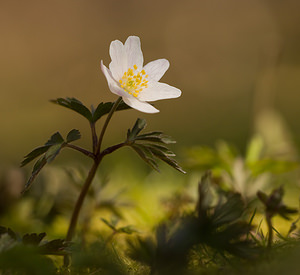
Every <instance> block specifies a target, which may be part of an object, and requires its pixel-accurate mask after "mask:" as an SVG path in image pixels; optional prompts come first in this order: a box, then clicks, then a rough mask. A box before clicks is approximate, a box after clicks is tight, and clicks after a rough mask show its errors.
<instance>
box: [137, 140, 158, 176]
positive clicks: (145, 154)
mask: <svg viewBox="0 0 300 275" xmlns="http://www.w3.org/2000/svg"><path fill="white" fill-rule="evenodd" d="M132 148H133V149H134V150H135V151H136V152H137V154H138V155H139V156H140V157H141V158H142V160H144V161H145V162H146V163H148V164H149V165H150V166H151V167H152V168H153V169H154V170H156V171H158V172H159V168H158V165H157V163H156V161H155V160H154V159H153V155H152V153H151V151H149V150H147V149H145V147H141V146H140V145H132Z"/></svg>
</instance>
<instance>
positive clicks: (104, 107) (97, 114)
mask: <svg viewBox="0 0 300 275" xmlns="http://www.w3.org/2000/svg"><path fill="white" fill-rule="evenodd" d="M113 105H114V102H106V103H103V102H101V103H100V104H99V105H98V106H97V108H96V110H92V120H91V122H93V123H95V122H96V121H97V120H99V119H100V118H101V117H102V116H104V115H106V114H108V113H109V112H110V110H111V108H112V107H113ZM130 108H131V107H130V106H128V105H127V104H126V103H125V102H124V101H123V100H122V101H121V102H120V103H119V105H118V107H117V110H116V111H121V110H126V109H130Z"/></svg>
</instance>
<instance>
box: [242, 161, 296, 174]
mask: <svg viewBox="0 0 300 275" xmlns="http://www.w3.org/2000/svg"><path fill="white" fill-rule="evenodd" d="M248 166H249V168H250V169H251V171H252V173H253V175H254V176H257V175H260V174H262V173H265V172H270V173H274V174H280V173H286V172H289V171H292V170H294V169H297V168H298V167H299V163H297V162H295V161H285V160H276V159H261V160H258V161H256V162H253V163H248Z"/></svg>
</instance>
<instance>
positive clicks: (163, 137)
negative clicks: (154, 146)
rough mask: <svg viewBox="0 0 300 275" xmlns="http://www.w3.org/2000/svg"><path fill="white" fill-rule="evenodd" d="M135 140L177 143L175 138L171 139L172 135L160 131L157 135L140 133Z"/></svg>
mask: <svg viewBox="0 0 300 275" xmlns="http://www.w3.org/2000/svg"><path fill="white" fill-rule="evenodd" d="M135 140H139V141H145V142H152V143H163V144H173V143H176V141H175V140H173V139H171V138H170V137H168V136H166V135H163V134H162V133H159V134H157V135H147V134H145V135H139V136H137V137H136V138H135Z"/></svg>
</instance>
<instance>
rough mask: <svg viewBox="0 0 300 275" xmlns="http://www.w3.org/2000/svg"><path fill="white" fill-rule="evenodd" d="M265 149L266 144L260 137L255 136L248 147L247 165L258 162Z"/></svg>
mask: <svg viewBox="0 0 300 275" xmlns="http://www.w3.org/2000/svg"><path fill="white" fill-rule="evenodd" d="M263 148H264V143H263V139H262V137H261V136H259V135H256V136H254V137H253V138H252V139H251V140H250V142H249V144H248V146H247V152H246V163H253V162H255V161H258V160H259V159H260V158H261V156H262V152H263Z"/></svg>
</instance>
